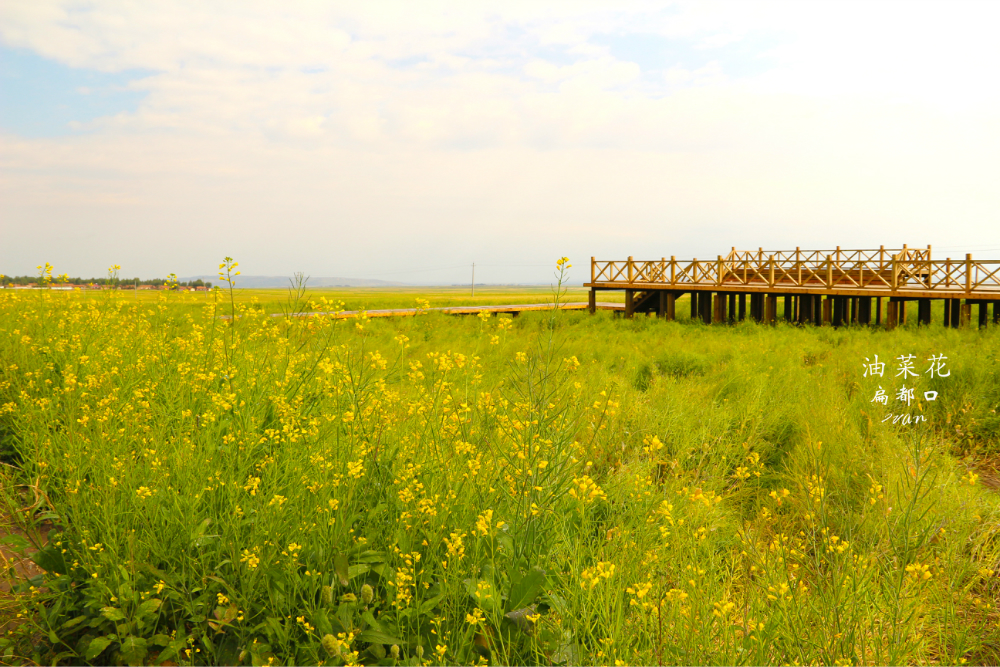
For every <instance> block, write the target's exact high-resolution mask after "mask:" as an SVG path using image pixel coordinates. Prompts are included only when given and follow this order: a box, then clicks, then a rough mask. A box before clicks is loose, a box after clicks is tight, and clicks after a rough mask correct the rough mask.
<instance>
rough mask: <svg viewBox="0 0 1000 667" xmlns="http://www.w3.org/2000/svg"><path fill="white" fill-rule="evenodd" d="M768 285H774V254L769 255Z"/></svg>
mask: <svg viewBox="0 0 1000 667" xmlns="http://www.w3.org/2000/svg"><path fill="white" fill-rule="evenodd" d="M767 286H768V287H774V255H768V256H767Z"/></svg>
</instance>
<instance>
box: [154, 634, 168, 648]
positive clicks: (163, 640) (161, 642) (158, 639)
mask: <svg viewBox="0 0 1000 667" xmlns="http://www.w3.org/2000/svg"><path fill="white" fill-rule="evenodd" d="M149 641H150V643H151V644H155V645H157V646H166V645H168V644H169V643H170V636H169V635H164V634H159V635H153V638H152V639H151V640H149Z"/></svg>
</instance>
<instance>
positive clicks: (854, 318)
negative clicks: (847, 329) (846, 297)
mask: <svg viewBox="0 0 1000 667" xmlns="http://www.w3.org/2000/svg"><path fill="white" fill-rule="evenodd" d="M857 323H858V297H856V296H852V297H851V324H857Z"/></svg>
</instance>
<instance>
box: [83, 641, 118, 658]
mask: <svg viewBox="0 0 1000 667" xmlns="http://www.w3.org/2000/svg"><path fill="white" fill-rule="evenodd" d="M110 643H111V638H110V637H95V638H94V639H92V640H91V642H90V646H88V647H87V650H86V651H84V653H83V657H84V659H86V660H93V659H94V658H96V657H97V656H99V655H100V654H101V653H102V652H103V651H104V649H106V648H107V647H108V644H110Z"/></svg>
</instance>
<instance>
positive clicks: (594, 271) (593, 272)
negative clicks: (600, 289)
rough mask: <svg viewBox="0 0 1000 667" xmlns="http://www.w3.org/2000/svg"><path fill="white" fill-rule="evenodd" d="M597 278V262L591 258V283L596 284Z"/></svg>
mask: <svg viewBox="0 0 1000 667" xmlns="http://www.w3.org/2000/svg"><path fill="white" fill-rule="evenodd" d="M596 276H597V260H596V259H594V258H593V257H591V258H590V282H594V278H595V277H596Z"/></svg>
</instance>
